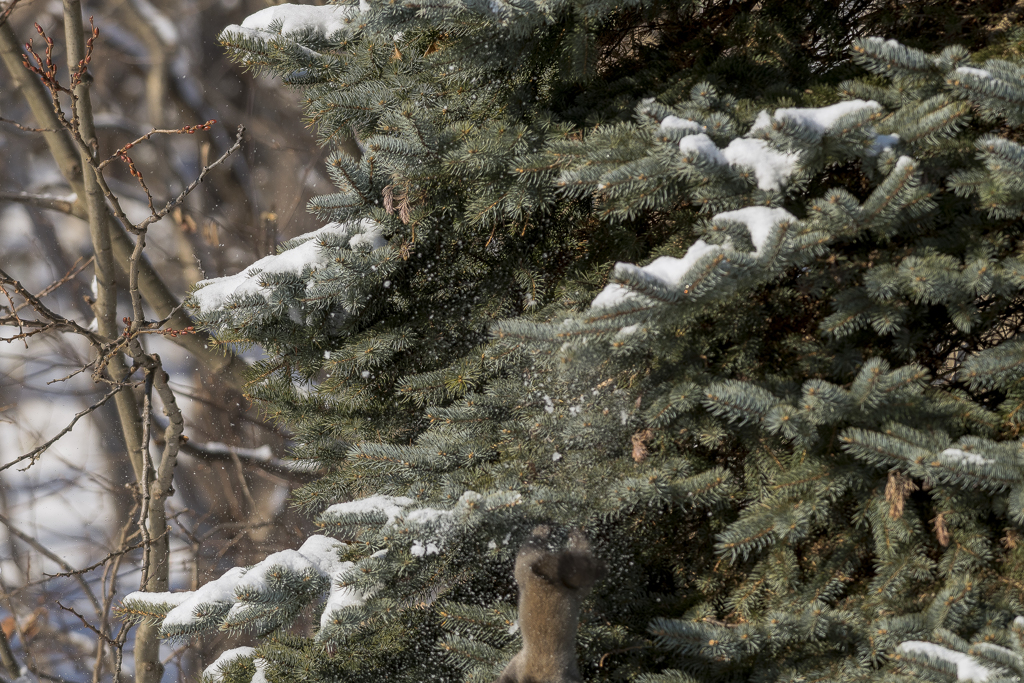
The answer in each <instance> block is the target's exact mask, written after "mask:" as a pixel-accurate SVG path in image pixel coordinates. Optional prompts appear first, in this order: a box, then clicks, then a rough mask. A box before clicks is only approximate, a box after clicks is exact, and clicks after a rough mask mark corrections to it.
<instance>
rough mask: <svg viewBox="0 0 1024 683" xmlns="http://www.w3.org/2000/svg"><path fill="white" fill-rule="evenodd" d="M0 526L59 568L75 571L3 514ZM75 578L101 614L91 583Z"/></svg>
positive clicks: (0, 517) (0, 518)
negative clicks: (13, 524)
mask: <svg viewBox="0 0 1024 683" xmlns="http://www.w3.org/2000/svg"><path fill="white" fill-rule="evenodd" d="M0 524H3V525H4V526H5V527H7V531H8V532H9V533H10V534H11V535H12V536H17V537H18V538H20V539H21V540H22V541H24V542H25V543H28V544H29V545H30V546H32V548H33V550H35V551H36V552H38V553H39V554H41V555H43V556H44V557H46V558H47V559H48V560H50V561H51V562H54V563H56V564H57V566H58V567H61V568H63V569H64V571H74V568H73V567H72V566H71V565H70V564H68V563H67V562H65V561H64V560H62V559H61V558H60V556H59V555H56V554H55V553H54V552H53V551H51V550H49V549H48V548H47V547H46V546H44V545H43V544H42V543H40V542H39V541H37V540H36V539H34V538H33V537H32V536H29V535H28V534H26V533H25V532H24V531H22V530H21V529H19V528H17V527H15V526H12V525H11V520H9V519H7V517H6V516H4V515H3V514H0ZM74 578H75V581H77V582H78V585H80V586H81V587H82V590H83V591H85V594H86V596H87V597H88V598H89V602H91V603H92V604H93V607H95V608H96V613H97V614H99V610H100V603H99V600H97V599H96V596H95V595H94V594H93V592H92V588H90V587H89V583H88V582H87V581H86V580H85V579H84V578H82V577H81V576H75V577H74Z"/></svg>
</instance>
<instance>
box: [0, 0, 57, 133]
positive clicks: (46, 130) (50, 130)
mask: <svg viewBox="0 0 1024 683" xmlns="http://www.w3.org/2000/svg"><path fill="white" fill-rule="evenodd" d="M15 1H17V0H15ZM0 24H3V22H2V21H0ZM0 123H7V124H10V125H12V126H14V127H15V128H17V129H18V130H23V131H25V132H26V133H59V132H60V129H59V128H32V127H30V126H23V125H21V124H20V123H18V122H17V121H14V120H12V119H5V118H4V117H2V116H0Z"/></svg>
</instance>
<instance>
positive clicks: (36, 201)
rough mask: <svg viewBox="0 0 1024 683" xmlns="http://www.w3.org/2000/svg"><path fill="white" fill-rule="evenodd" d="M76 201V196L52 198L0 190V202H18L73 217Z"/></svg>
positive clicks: (46, 195) (51, 196)
mask: <svg viewBox="0 0 1024 683" xmlns="http://www.w3.org/2000/svg"><path fill="white" fill-rule="evenodd" d="M76 199H78V196H77V195H69V196H67V197H54V196H53V195H48V194H33V193H31V192H5V191H3V190H0V201H7V202H19V203H21V204H31V205H32V206H37V207H39V208H40V209H50V210H51V211H60V212H61V213H66V214H70V215H72V216H73V215H75V210H74V207H75V200H76Z"/></svg>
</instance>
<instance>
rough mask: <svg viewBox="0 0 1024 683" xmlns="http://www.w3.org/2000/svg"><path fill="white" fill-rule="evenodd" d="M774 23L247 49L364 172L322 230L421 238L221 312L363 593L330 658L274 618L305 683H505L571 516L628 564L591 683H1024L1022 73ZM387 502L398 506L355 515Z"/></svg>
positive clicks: (703, 6)
mask: <svg viewBox="0 0 1024 683" xmlns="http://www.w3.org/2000/svg"><path fill="white" fill-rule="evenodd" d="M761 4H764V5H766V6H770V8H769V9H765V10H764V11H760V12H759V11H758V10H752V9H750V8H745V5H744V8H740V4H739V3H738V4H737V6H736V9H735V11H733V10H732V9H729V10H728V11H727V10H726V8H727V7H728V8H732V7H733V4H732V3H720V5H721V6H719V5H718V4H714V3H705V2H684V3H682V4H680V3H662V2H658V1H656V0H644V1H640V0H638V1H636V2H627V3H623V2H616V3H611V2H607V1H606V0H594V1H592V2H575V3H569V2H562V1H556V2H543V3H541V2H515V3H513V2H506V1H505V0H491V2H487V3H485V2H482V1H481V0H417V1H415V2H413V1H411V0H410V1H409V2H402V3H390V4H388V3H380V4H376V3H371V6H370V9H369V11H367V12H365V13H363V14H361V15H359V16H360V17H361V18H360V20H359V21H357V22H355V23H354V24H353V26H352V27H351V28H350V30H347V31H344V32H339V33H337V34H335V35H333V36H323V35H319V34H316V33H315V32H314V33H310V32H306V33H301V34H291V35H276V34H274V35H272V34H271V33H265V34H262V35H261V34H258V33H252V32H250V33H245V34H241V33H238V34H232V33H231V32H230V31H229V32H226V33H225V34H224V36H223V40H224V42H225V44H226V46H227V48H228V49H229V51H230V52H231V54H232V55H233V56H234V57H235V58H236V59H237V61H238V62H239V63H241V64H244V65H246V66H248V67H251V68H253V69H257V70H266V71H270V72H272V73H275V74H278V75H280V76H282V77H283V78H284V79H285V81H286V82H287V83H290V84H292V85H294V86H296V87H298V88H299V89H300V90H301V92H302V93H303V95H304V96H305V98H306V103H307V113H308V115H309V118H310V120H311V121H312V122H313V123H315V124H316V126H317V130H318V131H319V134H320V136H321V139H322V140H323V141H324V142H325V143H327V144H332V143H334V142H337V141H340V140H341V139H343V138H346V137H348V136H350V135H354V136H355V137H356V138H357V139H358V140H359V142H360V145H361V147H362V150H363V152H362V154H361V156H360V158H358V159H356V158H354V157H353V156H350V155H349V154H347V153H345V152H344V151H341V150H339V151H335V152H334V153H333V154H332V155H331V156H330V157H329V160H328V170H329V172H330V173H331V177H332V179H333V180H334V182H335V183H336V184H337V186H338V191H337V192H336V193H334V194H331V195H326V196H321V197H317V198H316V199H314V200H313V201H312V202H311V204H310V207H309V208H310V210H311V211H313V212H314V213H316V214H317V215H318V216H320V217H321V218H323V219H324V220H325V221H328V220H330V221H337V222H339V223H341V224H343V225H346V226H352V225H355V224H356V222H357V221H362V220H365V219H371V220H372V221H374V225H375V226H379V232H380V234H381V235H382V236H383V238H384V239H386V244H384V243H383V240H382V242H381V243H380V244H374V245H371V246H357V247H352V246H350V245H349V243H348V242H345V240H344V239H342V240H340V241H334V238H331V237H322V238H319V239H321V242H319V243H318V245H317V250H318V251H316V252H315V253H316V254H318V256H317V259H318V260H317V261H316V263H317V264H318V265H316V267H307V268H304V269H300V270H297V271H295V272H291V273H288V274H284V275H280V274H279V275H274V276H273V277H266V276H260V275H258V274H255V273H254V274H253V277H254V278H255V279H256V280H259V283H260V285H261V287H260V289H261V290H262V293H255V294H252V295H250V296H249V298H246V299H244V300H242V299H238V300H232V301H231V302H229V303H230V306H229V307H228V308H229V309H230V310H227V311H225V309H223V308H204V307H203V306H202V305H201V303H200V300H199V299H198V298H193V299H192V300H191V305H192V310H193V312H194V314H195V315H196V318H197V320H198V321H199V322H200V323H202V324H203V325H204V326H206V327H207V328H209V329H210V330H211V331H212V332H213V333H214V334H215V335H216V336H217V337H218V338H219V339H220V340H221V341H223V342H228V343H235V344H259V345H261V346H263V347H264V348H265V349H266V350H267V352H268V354H269V356H270V359H269V360H267V361H265V362H263V363H261V364H260V365H259V366H258V367H257V368H256V369H255V370H256V371H255V372H254V375H253V382H252V384H251V386H250V394H251V396H252V397H253V398H254V399H255V400H257V401H260V402H261V403H262V404H263V405H264V406H265V407H266V410H267V411H268V413H269V414H271V415H273V416H274V417H275V418H277V419H280V420H281V421H282V422H283V423H285V424H286V425H287V426H288V428H290V429H291V430H292V431H293V433H294V436H295V449H294V456H295V458H296V459H298V460H300V461H301V462H302V463H303V465H304V466H306V467H309V468H315V469H318V471H319V472H320V474H321V476H320V477H319V478H318V480H317V481H315V482H314V483H312V484H310V485H308V486H307V487H305V488H304V489H302V490H300V491H298V492H297V493H296V496H295V502H296V504H297V505H299V506H301V507H303V508H305V509H306V510H307V511H308V512H309V513H310V515H311V516H312V517H314V518H315V519H316V520H317V523H318V524H319V525H320V527H321V528H322V529H323V531H324V533H328V534H331V535H334V536H336V537H338V538H340V539H342V540H344V541H346V542H347V543H348V544H349V545H348V546H347V548H346V549H345V550H344V552H343V553H342V554H341V555H340V556H339V558H338V560H339V561H346V562H353V563H354V564H353V565H351V567H352V568H351V569H349V570H346V572H345V573H344V574H341V575H338V576H335V577H333V578H332V582H333V583H332V586H333V588H334V589H335V590H340V589H341V588H347V587H350V588H351V589H352V590H353V591H357V592H358V594H359V595H361V596H363V598H365V599H361V600H359V601H357V602H356V603H353V604H348V605H346V606H343V607H341V608H339V609H337V610H335V611H331V609H330V604H331V603H328V606H329V607H328V610H327V611H328V613H327V615H325V620H323V621H322V622H321V623H322V624H323V627H322V628H319V629H315V630H314V631H313V632H310V633H308V634H306V635H305V636H302V637H300V636H296V635H294V634H293V635H284V634H283V631H281V630H277V631H275V630H274V629H276V628H277V626H278V623H277V622H273V620H268V619H269V618H268V617H267V616H266V615H265V614H264V613H263V612H261V613H260V615H258V616H259V618H257V619H255V620H254V621H253V622H252V624H251V626H250V628H251V630H255V631H258V632H260V633H262V634H264V635H267V636H268V637H267V638H266V639H265V640H264V641H263V642H264V644H263V645H262V646H261V647H260V648H259V651H258V652H259V656H260V657H262V658H263V659H264V660H265V662H266V667H267V669H266V672H267V675H268V676H269V678H270V679H271V680H274V681H289V682H291V681H296V682H297V681H300V680H301V681H327V680H345V681H348V680H365V679H367V677H372V679H373V680H389V681H396V682H397V681H416V682H420V681H424V680H435V679H436V680H452V681H454V680H465V681H474V682H476V681H479V682H481V683H487V682H488V681H490V680H493V678H494V677H495V676H496V675H497V673H498V672H500V670H501V668H502V666H503V665H504V663H505V662H507V660H508V658H509V657H510V656H511V655H512V654H513V653H514V652H515V651H517V649H518V648H519V647H520V641H519V636H518V632H517V631H516V629H515V627H514V619H515V609H514V600H515V587H514V584H513V583H512V579H511V562H512V558H513V556H514V553H515V550H516V549H517V548H518V545H519V544H520V542H521V541H522V539H523V538H524V536H525V535H526V534H527V533H528V532H529V530H530V529H531V528H532V526H533V525H534V524H535V523H538V522H549V523H554V524H555V525H556V526H557V528H559V529H561V530H562V531H563V532H564V531H566V530H568V528H570V527H572V526H581V527H584V528H586V530H587V532H588V534H589V535H590V536H591V537H592V538H593V539H594V541H595V545H596V548H597V552H598V554H599V555H601V556H602V557H604V558H605V559H606V560H607V561H608V563H609V565H610V567H611V572H610V576H609V578H608V580H607V581H606V582H605V583H604V584H602V585H599V586H598V587H597V588H596V591H595V594H594V596H593V598H592V599H591V600H590V601H589V602H588V603H587V604H586V605H585V609H584V614H583V616H582V623H581V627H580V637H579V651H580V656H581V666H582V669H583V671H584V672H585V675H586V677H587V678H588V679H591V680H602V681H603V680H608V681H612V680H626V679H632V680H637V681H641V682H643V683H693V682H697V681H700V682H705V681H706V682H710V681H724V680H730V681H731V680H736V681H739V680H751V681H797V680H822V681H824V680H829V681H833V680H834V681H855V680H862V679H864V680H866V679H872V680H874V679H875V678H883V677H885V678H887V679H888V680H893V681H895V680H909V679H910V677H915V676H920V677H924V678H927V679H928V680H936V681H940V680H942V681H945V680H954V678H950V676H954V677H955V675H956V666H955V664H950V661H953V659H955V657H953V655H948V656H947V655H943V656H945V657H946V659H943V657H936V656H933V655H934V652H938V651H932V655H928V654H921V651H919V650H920V649H919V650H914V646H912V645H908V646H905V647H904V649H902V650H898V649H897V648H898V647H899V646H900V644H901V643H907V642H911V641H929V642H931V643H936V644H939V645H941V646H942V647H944V648H946V650H943V651H941V652H940V654H942V652H946V653H947V654H948V652H955V653H960V654H961V655H962V656H963V657H966V658H968V659H970V661H971V662H973V663H974V664H977V665H978V666H986V667H989V668H990V670H991V671H992V672H995V673H998V674H999V675H1003V674H1006V675H1008V676H1017V677H1018V678H1017V679H1015V680H1019V677H1020V676H1021V675H1022V674H1024V671H1022V668H1021V665H1020V656H1021V654H1022V652H1024V650H1022V649H1021V643H1020V633H1019V625H1014V624H1013V623H1012V622H1013V618H1014V617H1015V616H1016V615H1018V614H1021V613H1022V612H1024V571H1022V569H1021V567H1022V566H1024V565H1022V564H1021V562H1022V560H1024V557H1022V553H1024V546H1022V544H1024V537H1022V535H1021V532H1020V530H1019V527H1020V525H1022V524H1024V452H1022V446H1021V441H1020V438H1019V436H1018V431H1019V429H1020V425H1021V424H1022V420H1024V418H1022V415H1024V384H1022V382H1021V377H1022V374H1024V373H1022V372H1021V368H1022V367H1024V345H1022V344H1021V343H1020V342H1019V341H1017V340H1015V339H1013V337H1014V336H1015V335H1016V334H1017V332H1018V330H1019V329H1020V327H1021V325H1022V324H1024V304H1022V302H1024V298H1022V296H1024V295H1022V292H1021V288H1022V286H1024V261H1022V259H1021V256H1020V247H1019V244H1020V240H1021V239H1022V238H1024V234H1021V232H1022V228H1021V225H1022V223H1021V218H1022V215H1024V149H1022V147H1021V145H1020V143H1019V142H1018V140H1019V139H1020V137H1021V135H1020V134H1021V128H1020V126H1021V125H1022V123H1024V120H1022V119H1021V112H1024V68H1022V66H1021V64H1020V63H1019V62H1017V61H1006V60H1003V59H995V58H993V59H987V60H985V59H976V58H975V57H973V56H972V55H971V54H970V52H969V51H967V50H966V49H963V48H957V47H947V48H945V49H942V46H939V49H937V50H936V51H935V52H934V53H929V52H926V51H924V50H921V49H917V48H911V47H907V46H905V45H903V44H900V43H898V42H895V41H885V40H882V39H878V38H866V39H858V40H856V41H854V42H853V44H852V46H850V45H844V44H843V40H844V36H845V33H844V32H843V31H842V30H839V29H840V28H842V27H841V26H840V24H841V23H842V22H841V21H840V24H837V25H835V26H832V25H830V24H827V22H826V23H823V24H818V25H815V26H814V27H807V26H805V23H804V22H803V19H801V21H800V22H796V21H790V22H789V23H787V20H786V17H787V16H789V17H790V18H791V19H792V18H793V15H788V14H787V12H796V13H797V15H796V16H802V17H804V18H806V17H808V16H815V17H817V16H826V15H828V16H832V15H831V12H832V9H828V10H826V9H823V8H820V7H818V8H817V9H812V8H810V6H805V5H804V4H803V3H788V4H791V5H792V7H791V8H789V9H786V8H784V7H783V5H786V4H787V3H774V2H770V3H761ZM833 7H834V5H833ZM773 12H774V14H773ZM800 12H805V14H803V15H800ZM719 19H720V20H721V22H725V24H727V25H728V27H729V30H728V31H719V30H718V29H717V28H715V27H716V26H718V25H719V24H717V23H716V22H717V21H718V20H719ZM875 19H876V17H874V15H872V16H857V17H852V18H851V17H845V18H843V21H850V22H852V25H854V26H856V28H857V30H863V29H864V27H865V26H873V24H871V23H870V22H871V21H874V20H875ZM837 21H839V20H837ZM702 22H703V23H702ZM794 26H798V28H793V27H794ZM800 27H802V28H800ZM837 27H838V28H837ZM812 29H813V31H814V32H813V33H808V34H807V35H808V36H809V35H812V34H813V35H815V36H816V40H817V39H821V40H823V41H825V42H824V43H821V44H825V45H829V46H831V50H832V53H831V55H830V56H822V53H821V52H816V53H814V55H813V58H812V55H811V54H810V53H808V52H806V51H805V50H804V48H803V47H802V45H804V44H805V43H806V44H811V43H814V42H815V41H814V40H811V39H810V38H807V40H806V41H801V40H799V39H798V38H799V35H800V33H799V32H800V31H803V30H807V31H809V32H811V31H812ZM729 31H733V32H734V33H733V34H730V35H733V36H734V37H733V38H728V39H724V38H722V37H721V35H722V34H726V33H729ZM830 31H831V32H830ZM769 36H774V37H772V38H769ZM723 40H725V41H726V42H727V43H728V44H726V43H723V42H722V41H723ZM730 41H732V42H730ZM815 44H817V43H815ZM716 50H717V51H716ZM847 54H848V55H849V57H850V58H851V62H852V64H851V63H844V60H845V59H846V55H847ZM815 65H816V66H815ZM815 69H818V70H817V71H815ZM844 79H845V80H844ZM811 86H813V87H811ZM854 100H861V101H863V102H862V103H861V104H856V103H853V104H851V105H849V106H848V107H847V108H842V107H841V108H839V109H835V110H830V111H835V112H840V113H839V114H837V115H836V116H833V117H831V118H829V119H828V120H827V121H825V122H824V123H822V121H824V119H822V118H820V117H821V116H822V115H823V114H822V108H823V107H824V106H826V105H832V104H835V103H837V102H842V101H847V102H851V103H852V102H853V101H854ZM669 117H675V119H669ZM815 117H818V118H815ZM672 121H676V123H675V124H672V123H671V122H672ZM750 150H755V151H757V152H758V153H757V154H755V155H753V156H751V155H750V154H746V152H749V151H750ZM765 164H769V165H771V164H774V166H771V168H768V167H767V166H765ZM731 212H737V213H731ZM723 214H728V215H723ZM375 229H376V228H375ZM345 230H346V231H347V232H345V234H346V235H349V234H350V233H351V229H350V228H345ZM346 239H348V238H346ZM289 247H294V248H300V245H296V244H285V245H283V248H284V249H285V251H284V252H283V253H284V254H285V255H287V253H288V249H289ZM614 261H622V262H624V263H620V264H619V265H617V266H614V267H613V265H612V264H613V262H614ZM632 264H643V265H642V266H637V265H632ZM199 292H200V293H201V292H202V289H200V290H199ZM595 299H596V301H595ZM592 303H593V304H594V305H591V304H592ZM231 306H234V308H231ZM467 492H472V493H467ZM370 496H390V497H394V498H393V499H388V501H390V502H387V505H390V506H391V507H390V508H386V506H385V507H380V506H378V507H377V508H373V509H366V510H363V511H361V512H342V513H338V512H336V511H334V512H332V511H331V510H330V509H328V506H330V505H331V504H334V503H339V502H343V501H348V500H352V499H363V498H367V497H370ZM399 498H401V501H407V502H401V503H400V504H399V503H395V501H396V500H399ZM381 505H385V504H384V503H382V504H381ZM346 509H347V508H346ZM389 510H390V512H389ZM429 543H434V546H435V547H434V550H436V552H433V551H431V550H430V549H429V545H428V544H429ZM417 549H418V550H417ZM381 551H386V552H381ZM317 589H318V590H319V589H320V588H319V587H317ZM297 595H298V593H296V592H295V591H293V592H292V593H289V595H288V596H286V597H285V598H282V600H281V601H280V602H279V603H275V601H274V600H273V599H271V597H272V596H265V597H267V598H268V599H267V601H266V602H267V606H272V605H274V604H279V607H280V609H281V613H282V614H286V615H287V616H288V617H289V618H290V617H291V615H293V614H295V613H297V612H296V608H297V607H302V606H304V605H306V604H307V603H311V604H313V605H314V606H315V605H316V604H317V602H316V599H315V596H312V595H311V594H309V593H303V594H302V595H301V600H302V604H301V605H299V604H298V602H297V601H298V600H299V597H295V596H297ZM137 607H138V606H137ZM140 609H141V607H140ZM314 609H315V608H314ZM322 611H323V609H321V610H320V612H322ZM320 612H317V615H319V614H320ZM328 617H329V618H328ZM140 618H142V617H140ZM148 618H159V615H155V616H154V615H149V616H148ZM197 618H198V617H197ZM204 625H207V624H206V623H205V622H204ZM209 625H211V626H212V625H213V624H209ZM216 627H218V628H226V629H244V628H246V625H244V624H242V625H238V624H229V623H227V622H226V621H223V620H221V622H220V623H218V624H216ZM971 643H975V644H974V645H972V644H971ZM985 643H991V644H992V645H991V647H990V646H988V645H986V644H985ZM996 645H998V646H1000V647H1003V648H1008V649H998V648H996ZM947 651H948V652H947ZM950 657H953V659H950ZM248 662H249V660H246V661H245V662H241V661H240V663H239V666H243V665H244V666H249V667H250V669H248V670H251V667H252V665H251V663H248ZM950 667H953V668H952V669H951V668H950ZM232 680H233V679H232Z"/></svg>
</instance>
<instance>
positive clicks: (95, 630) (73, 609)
mask: <svg viewBox="0 0 1024 683" xmlns="http://www.w3.org/2000/svg"><path fill="white" fill-rule="evenodd" d="M56 602H57V607H60V608H61V609H62V610H64V611H65V612H71V613H72V614H73V615H75V616H76V617H78V620H79V621H81V622H82V625H83V626H85V627H86V628H87V629H89V630H90V631H92V632H93V633H95V634H96V635H97V636H99V637H100V638H102V639H103V640H105V641H107V642H108V643H110V644H111V645H114V644H115V642H114V639H113V638H111V637H110V636H108V635H107V634H105V633H103V632H102V631H100V630H99V629H98V628H96V627H95V626H93V625H92V624H90V623H89V622H88V621H86V619H85V617H83V616H82V615H81V614H79V613H78V612H76V611H75V608H74V607H68V606H66V605H62V604H61V602H60V600H57V601H56Z"/></svg>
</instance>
